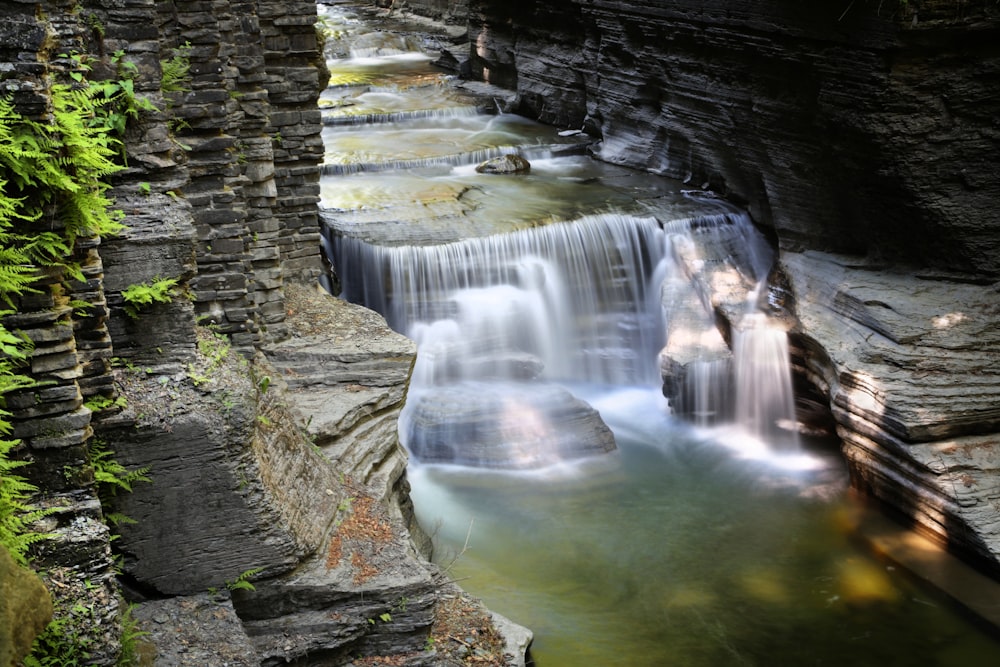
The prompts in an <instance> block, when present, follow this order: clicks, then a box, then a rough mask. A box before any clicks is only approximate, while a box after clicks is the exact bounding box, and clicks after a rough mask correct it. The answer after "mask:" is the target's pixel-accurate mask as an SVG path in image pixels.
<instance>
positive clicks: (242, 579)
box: [226, 567, 264, 591]
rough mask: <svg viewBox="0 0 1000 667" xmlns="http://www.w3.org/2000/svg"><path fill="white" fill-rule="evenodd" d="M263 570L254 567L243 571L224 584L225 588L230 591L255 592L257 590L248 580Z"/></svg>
mask: <svg viewBox="0 0 1000 667" xmlns="http://www.w3.org/2000/svg"><path fill="white" fill-rule="evenodd" d="M263 570H264V568H262V567H254V568H251V569H249V570H246V571H244V572H243V573H241V574H240V576H238V577H236V578H235V579H232V580H230V581H227V582H226V588H227V589H228V590H231V591H255V590H257V588H256V587H255V586H254V585H253V584H252V583H250V579H251V578H253V577H255V576H257V575H258V574H259V573H261V572H262V571H263Z"/></svg>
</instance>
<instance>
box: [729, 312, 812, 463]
mask: <svg viewBox="0 0 1000 667" xmlns="http://www.w3.org/2000/svg"><path fill="white" fill-rule="evenodd" d="M733 359H734V365H735V376H736V379H735V385H736V391H735V401H736V405H735V413H736V422H737V423H738V424H739V425H740V426H741V427H742V428H744V429H745V430H747V431H748V432H749V433H750V434H751V435H753V436H754V437H756V438H757V439H759V440H761V441H762V442H766V443H768V445H769V446H770V447H771V448H772V449H780V450H785V451H788V450H791V451H795V450H797V449H798V432H797V430H796V429H795V428H794V425H795V398H794V395H793V392H792V375H791V368H790V364H789V357H788V336H787V335H786V334H785V331H784V330H783V329H781V328H778V327H775V326H771V325H770V324H769V323H768V321H767V318H765V317H764V315H763V314H761V313H748V314H747V315H746V316H745V317H744V318H743V322H742V326H741V328H740V329H738V330H737V331H736V332H734V334H733Z"/></svg>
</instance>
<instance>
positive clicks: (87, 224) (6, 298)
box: [0, 52, 151, 665]
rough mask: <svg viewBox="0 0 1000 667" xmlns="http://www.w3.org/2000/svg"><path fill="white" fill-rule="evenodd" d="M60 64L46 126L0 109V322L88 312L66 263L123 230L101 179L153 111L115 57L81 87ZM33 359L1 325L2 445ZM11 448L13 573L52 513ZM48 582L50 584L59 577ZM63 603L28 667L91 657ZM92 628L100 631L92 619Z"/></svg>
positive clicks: (80, 72) (76, 607) (7, 527)
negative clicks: (23, 302) (23, 308)
mask: <svg viewBox="0 0 1000 667" xmlns="http://www.w3.org/2000/svg"><path fill="white" fill-rule="evenodd" d="M61 58H64V59H65V60H66V61H67V63H68V64H69V69H68V73H67V77H66V82H63V83H56V84H53V85H52V86H50V88H49V90H48V100H49V105H48V113H47V115H46V116H45V117H44V118H42V119H32V118H27V117H25V116H23V115H22V114H20V113H19V112H18V110H17V109H16V108H15V107H14V105H13V103H12V102H11V101H10V100H9V99H0V299H2V300H3V302H4V304H5V306H6V308H4V309H3V310H0V317H2V316H5V315H12V314H15V313H17V312H18V304H19V300H20V299H21V298H22V297H25V296H26V295H30V294H31V293H38V292H41V291H42V290H46V289H48V290H51V291H52V295H53V297H54V298H55V299H56V302H57V303H61V304H65V305H68V306H72V307H73V308H75V309H77V310H81V311H86V310H87V309H88V308H89V307H90V304H88V303H83V302H74V301H72V300H71V299H70V297H68V296H66V293H67V292H68V291H69V290H67V289H66V288H65V287H64V282H65V281H68V280H69V281H79V282H81V283H82V282H85V280H86V278H85V277H84V275H83V272H82V270H81V268H80V266H78V264H77V263H76V261H75V260H74V256H75V254H76V248H77V241H78V240H79V239H93V238H100V237H106V236H109V235H114V234H117V233H118V232H120V231H121V230H122V229H123V225H122V219H123V217H124V214H123V213H122V212H121V211H119V210H116V209H115V208H114V207H113V202H112V201H111V199H110V198H109V196H108V189H109V188H110V185H109V183H108V177H109V176H111V175H112V174H115V173H116V172H119V171H121V170H122V169H124V166H123V165H122V161H123V155H124V152H123V149H122V146H123V144H122V137H123V135H124V132H125V125H126V123H127V122H128V120H129V119H130V118H134V117H137V116H138V114H139V112H140V111H142V110H144V109H150V108H151V105H149V103H148V102H145V101H144V100H142V99H141V98H138V97H137V96H136V94H135V91H134V87H133V85H132V76H133V74H134V72H135V67H134V66H130V64H129V63H127V62H125V61H124V59H123V54H122V53H120V52H119V53H115V54H114V55H113V56H111V57H110V59H109V61H110V64H111V66H112V67H113V68H115V69H117V72H118V77H117V78H112V79H109V80H100V81H91V80H89V79H88V78H87V75H88V74H89V72H90V71H91V67H90V64H89V63H88V62H87V60H86V59H85V58H84V57H81V56H77V55H72V56H67V55H65V54H63V55H62V56H61ZM40 277H47V278H52V277H55V278H56V280H55V282H51V281H49V283H48V284H47V285H46V286H44V287H43V286H40V285H39V284H38V282H37V281H38V279H39V278H40ZM31 353H32V345H31V341H30V340H28V338H27V337H26V336H25V335H23V334H19V333H18V332H16V331H11V330H9V329H8V328H6V327H5V326H4V325H3V324H2V323H0V436H2V435H9V434H10V433H11V431H12V426H13V425H12V423H11V421H10V416H11V415H10V413H9V412H8V411H7V410H6V409H5V408H6V407H7V405H6V398H7V396H8V395H9V394H10V393H11V392H14V391H18V390H26V389H32V388H39V387H41V386H43V384H45V383H43V382H39V381H38V380H37V379H35V378H33V377H32V376H31V375H30V370H29V368H28V363H29V361H30V358H31ZM19 444H20V443H19V441H18V440H17V439H2V440H0V544H2V545H3V546H4V547H6V548H7V550H8V551H9V552H10V553H11V555H12V556H13V558H14V559H15V560H16V561H17V562H18V563H19V564H21V565H28V564H29V557H30V554H29V549H30V547H31V546H32V545H33V544H36V543H38V542H40V541H43V540H45V539H47V538H48V537H50V535H49V534H48V533H46V532H41V531H37V530H36V529H34V526H33V524H35V523H36V522H38V521H39V520H41V519H43V518H44V517H45V516H47V515H49V514H51V513H53V512H55V509H54V508H47V509H42V508H39V507H36V506H34V505H33V504H32V501H31V498H32V494H34V493H35V492H37V491H38V489H37V488H36V487H35V486H34V485H32V484H30V483H28V481H27V480H26V479H25V478H24V477H23V476H21V475H20V474H19V469H21V468H22V467H23V466H25V465H27V464H28V463H27V461H25V460H20V459H17V458H14V454H13V453H14V452H15V451H16V450H17V449H18V447H19ZM91 465H92V466H93V468H94V470H95V473H99V475H103V478H102V479H98V480H97V481H98V482H101V481H103V482H105V483H107V482H108V475H109V472H108V471H109V470H110V471H112V472H114V471H115V470H116V468H115V467H114V466H113V461H112V462H110V463H109V461H107V456H105V457H104V459H101V460H97V461H91ZM109 465H111V467H110V468H109ZM119 472H121V471H119ZM111 477H112V481H115V480H117V479H118V478H115V477H114V475H111ZM48 577H49V579H50V580H52V578H53V577H58V573H55V574H53V573H52V572H50V573H49V574H48ZM63 587H64V588H65V585H64V586H63ZM57 597H58V596H57ZM64 602H65V600H58V604H57V608H56V614H55V620H53V621H52V622H51V623H50V624H49V626H48V627H47V628H46V630H45V632H43V633H42V635H40V637H39V639H38V641H37V642H36V645H35V650H34V652H33V654H32V655H31V656H29V657H28V658H27V661H28V662H27V663H26V664H32V665H34V664H37V665H48V664H52V665H55V664H58V665H67V664H77V661H81V660H85V659H86V658H87V656H88V655H89V652H88V642H90V643H92V642H93V641H100V640H99V639H95V638H93V637H89V638H88V637H87V636H86V635H87V633H88V632H89V630H88V629H87V628H86V627H81V628H80V629H79V632H77V631H76V630H75V629H74V628H75V626H76V625H79V624H80V622H81V620H80V619H83V621H82V622H83V623H84V626H86V625H87V623H88V621H87V619H88V618H90V616H88V615H87V614H84V613H83V612H84V611H86V610H87V609H91V610H93V604H92V601H89V602H90V604H89V605H88V604H85V603H86V602H88V601H77V602H76V603H75V604H73V605H69V604H68V603H66V604H63V603H64ZM63 607H65V608H63ZM70 607H72V608H70ZM91 613H94V612H93V611H91ZM81 614H82V615H81ZM93 620H94V621H96V622H97V623H98V624H99V623H100V619H99V618H97V617H94V618H93ZM126 625H127V623H126ZM71 626H72V627H71ZM126 634H128V633H127V632H126ZM99 648H101V649H103V648H104V647H99Z"/></svg>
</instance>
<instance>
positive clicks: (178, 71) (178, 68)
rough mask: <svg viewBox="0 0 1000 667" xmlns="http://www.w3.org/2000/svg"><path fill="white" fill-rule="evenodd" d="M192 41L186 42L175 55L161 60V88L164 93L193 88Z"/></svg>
mask: <svg viewBox="0 0 1000 667" xmlns="http://www.w3.org/2000/svg"><path fill="white" fill-rule="evenodd" d="M191 48H192V47H191V42H184V43H183V44H181V45H180V46H178V47H177V48H176V49H172V53H173V55H171V56H170V57H169V58H167V59H166V60H161V61H160V72H161V75H160V90H162V91H163V92H164V93H186V92H188V91H189V90H191V88H189V87H188V85H189V84H190V83H191Z"/></svg>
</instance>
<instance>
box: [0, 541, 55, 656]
mask: <svg viewBox="0 0 1000 667" xmlns="http://www.w3.org/2000/svg"><path fill="white" fill-rule="evenodd" d="M51 619H52V598H51V597H50V596H49V592H48V590H47V589H46V588H45V585H44V584H42V581H41V579H39V578H38V575H36V574H35V573H34V572H32V571H31V570H29V569H27V568H25V567H21V566H20V565H18V564H17V563H15V562H14V559H13V558H11V555H10V554H9V553H8V552H7V549H5V548H4V547H3V546H0V667H7V666H8V665H17V664H20V663H21V660H22V659H23V658H24V656H26V655H27V654H28V652H29V651H30V650H31V645H32V643H33V642H34V641H35V637H37V636H38V635H39V634H40V633H41V632H42V630H44V629H45V626H46V625H48V623H49V621H50V620H51Z"/></svg>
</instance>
